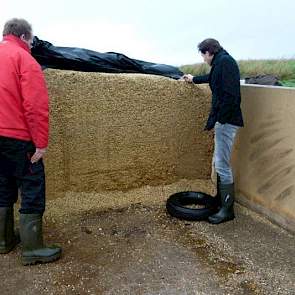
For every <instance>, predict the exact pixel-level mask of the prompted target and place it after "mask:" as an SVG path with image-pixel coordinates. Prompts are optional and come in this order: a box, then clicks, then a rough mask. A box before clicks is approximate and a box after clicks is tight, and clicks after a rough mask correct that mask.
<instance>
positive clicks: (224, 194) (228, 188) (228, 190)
mask: <svg viewBox="0 0 295 295" xmlns="http://www.w3.org/2000/svg"><path fill="white" fill-rule="evenodd" d="M234 194H235V192H234V184H233V183H231V184H222V183H220V197H221V208H220V210H219V211H218V212H217V213H216V214H213V215H211V216H209V218H208V220H209V222H210V223H213V224H218V223H221V222H225V221H229V220H232V219H234V218H235V214H234Z"/></svg>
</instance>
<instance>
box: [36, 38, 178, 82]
mask: <svg viewBox="0 0 295 295" xmlns="http://www.w3.org/2000/svg"><path fill="white" fill-rule="evenodd" d="M31 52H32V55H33V57H34V58H35V59H36V60H37V61H38V63H39V64H40V65H41V66H42V68H43V69H45V68H53V69H60V70H73V71H82V72H104V73H141V74H153V75H160V76H165V77H169V78H172V79H179V78H180V77H181V76H182V75H183V72H181V71H180V70H179V69H178V68H177V67H174V66H170V65H165V64H157V63H151V62H146V61H142V60H137V59H131V58H129V57H128V56H126V55H124V54H121V53H117V52H106V53H100V52H96V51H93V50H89V49H84V48H75V47H58V46H54V45H52V44H51V43H50V42H48V41H44V40H40V39H39V38H38V37H36V36H35V37H34V42H33V47H32V50H31Z"/></svg>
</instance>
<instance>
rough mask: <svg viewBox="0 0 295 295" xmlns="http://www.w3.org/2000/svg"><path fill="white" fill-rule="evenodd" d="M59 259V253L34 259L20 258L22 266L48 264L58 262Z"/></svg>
mask: <svg viewBox="0 0 295 295" xmlns="http://www.w3.org/2000/svg"><path fill="white" fill-rule="evenodd" d="M60 257H61V253H57V254H55V255H52V256H50V257H43V256H34V257H22V264H23V265H34V264H37V263H50V262H54V261H56V260H58V259H59V258H60Z"/></svg>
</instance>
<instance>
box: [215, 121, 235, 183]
mask: <svg viewBox="0 0 295 295" xmlns="http://www.w3.org/2000/svg"><path fill="white" fill-rule="evenodd" d="M239 128H240V127H238V126H235V125H231V124H228V123H225V124H221V123H219V122H216V124H215V127H214V133H215V135H214V155H213V162H214V168H215V171H216V173H217V174H218V175H219V177H220V182H221V183H222V184H230V183H233V182H234V179H233V172H232V167H231V152H232V147H233V143H234V139H235V136H236V134H237V131H238V129H239Z"/></svg>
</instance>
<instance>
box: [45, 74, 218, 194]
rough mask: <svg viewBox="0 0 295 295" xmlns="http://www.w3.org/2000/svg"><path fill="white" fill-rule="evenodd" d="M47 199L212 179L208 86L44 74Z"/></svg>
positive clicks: (123, 77)
mask: <svg viewBox="0 0 295 295" xmlns="http://www.w3.org/2000/svg"><path fill="white" fill-rule="evenodd" d="M45 76H46V80H47V83H48V88H49V95H50V125H51V127H50V145H49V149H48V153H47V155H46V173H47V195H48V196H49V197H51V198H52V197H54V196H57V195H58V194H59V193H62V192H66V191H79V192H99V191H103V190H127V189H130V188H135V187H141V186H143V185H161V184H167V183H172V182H174V181H177V180H179V179H185V178H186V179H206V178H209V177H210V171H211V165H210V163H211V156H212V148H213V134H212V133H211V132H205V131H203V129H204V124H205V122H206V119H207V115H208V110H209V107H210V92H209V90H208V87H206V86H197V85H189V84H187V83H185V82H180V81H175V80H172V79H169V78H165V77H159V76H152V75H142V74H105V73H83V72H72V71H59V70H46V71H45Z"/></svg>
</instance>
